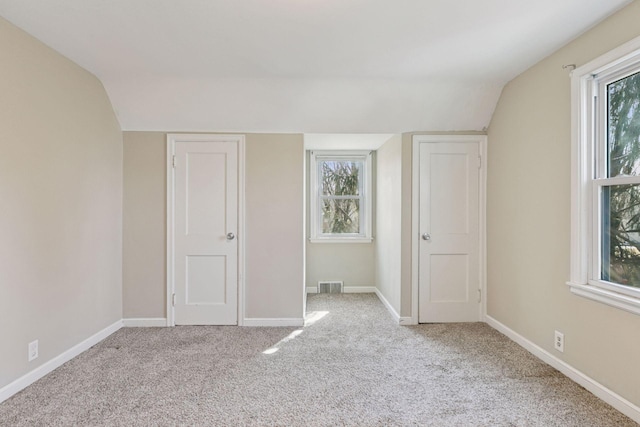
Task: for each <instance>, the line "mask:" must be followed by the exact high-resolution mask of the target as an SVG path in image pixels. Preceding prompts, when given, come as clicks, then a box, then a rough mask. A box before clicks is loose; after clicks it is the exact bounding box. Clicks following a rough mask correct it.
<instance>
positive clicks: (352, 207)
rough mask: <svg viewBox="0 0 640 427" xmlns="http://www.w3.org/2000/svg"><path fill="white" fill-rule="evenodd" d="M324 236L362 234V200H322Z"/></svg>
mask: <svg viewBox="0 0 640 427" xmlns="http://www.w3.org/2000/svg"><path fill="white" fill-rule="evenodd" d="M321 203H322V233H323V234H345V233H349V234H358V233H360V200H358V199H321Z"/></svg>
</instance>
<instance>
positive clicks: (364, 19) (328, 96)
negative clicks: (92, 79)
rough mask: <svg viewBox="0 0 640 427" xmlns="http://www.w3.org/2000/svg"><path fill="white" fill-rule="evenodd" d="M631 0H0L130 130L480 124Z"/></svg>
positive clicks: (5, 13)
mask: <svg viewBox="0 0 640 427" xmlns="http://www.w3.org/2000/svg"><path fill="white" fill-rule="evenodd" d="M630 2H631V1H630V0H535V1H531V0H457V1H455V0H182V1H176V0H0V16H2V17H4V18H5V19H7V20H9V21H11V22H12V23H14V24H15V25H17V26H19V27H21V28H22V29H24V30H26V31H27V32H28V33H30V34H32V35H33V36H35V37H36V38H38V39H40V40H41V41H43V42H44V43H46V44H47V45H49V46H51V47H52V48H54V49H55V50H57V51H58V52H60V53H62V54H63V55H65V56H67V57H68V58H70V59H71V60H73V61H74V62H76V63H77V64H79V65H81V66H82V67H84V68H86V69H87V70H89V71H90V72H92V73H93V74H95V75H96V76H97V77H98V78H99V79H100V80H101V81H102V82H103V84H104V86H105V88H106V90H107V93H108V95H109V97H110V98H111V102H112V104H113V106H114V109H115V111H116V114H117V116H118V119H119V120H120V124H121V126H122V128H123V129H124V130H173V131H177V130H190V131H197V130H200V131H240V132H262V131H269V132H317V133H322V132H343V133H350V132H378V133H382V132H387V133H396V132H406V131H414V130H427V131H428V130H440V131H445V130H481V129H483V128H484V127H486V126H488V124H489V121H490V119H491V115H492V113H493V110H494V108H495V105H496V102H497V100H498V98H499V96H500V92H501V90H502V87H503V86H504V85H505V84H506V83H507V82H508V81H509V80H511V79H513V78H514V77H515V76H517V75H518V74H519V73H521V72H522V71H524V70H525V69H527V68H528V67H530V66H531V65H533V64H535V63H536V62H537V61H539V60H541V59H542V58H544V57H545V56H547V55H549V54H550V53H552V52H553V51H555V50H556V49H558V48H559V47H561V46H563V45H564V44H566V43H567V42H569V41H570V40H572V39H573V38H575V37H576V36H578V35H579V34H581V33H582V32H584V31H585V30H587V29H588V28H590V27H591V26H593V25H595V24H596V23H598V22H599V21H601V20H602V19H604V18H606V17H607V16H608V15H610V14H612V13H613V12H615V11H616V10H618V9H620V8H621V7H623V6H624V5H626V4H628V3H630Z"/></svg>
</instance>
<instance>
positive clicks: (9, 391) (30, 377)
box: [0, 320, 122, 403]
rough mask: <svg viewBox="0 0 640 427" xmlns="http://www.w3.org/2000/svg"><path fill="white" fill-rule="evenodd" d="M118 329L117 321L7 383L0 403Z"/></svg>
mask: <svg viewBox="0 0 640 427" xmlns="http://www.w3.org/2000/svg"><path fill="white" fill-rule="evenodd" d="M120 328H122V320H118V321H117V322H115V323H114V324H112V325H110V326H107V327H106V328H104V329H103V330H101V331H100V332H97V333H95V334H93V335H92V336H90V337H89V338H87V339H86V340H84V341H82V342H80V343H79V344H76V345H74V346H73V347H71V348H70V349H69V350H67V351H65V352H63V353H62V354H59V355H58V356H56V357H54V358H53V359H51V360H49V361H48V362H45V363H43V364H42V365H40V366H38V367H37V368H35V369H34V370H32V371H30V372H28V373H27V374H25V375H23V376H22V377H20V378H18V379H17V380H15V381H13V382H12V383H9V384H7V385H6V386H4V387H2V388H0V403H2V402H4V401H5V400H7V399H8V398H10V397H11V396H13V395H14V394H16V393H17V392H19V391H20V390H22V389H24V388H25V387H27V386H29V385H31V384H33V383H34V382H36V381H38V380H39V379H40V378H42V377H44V376H45V375H47V374H48V373H49V372H51V371H53V370H54V369H56V368H58V367H60V366H62V365H63V364H65V363H67V362H68V361H69V360H71V359H73V358H74V357H76V356H78V355H79V354H80V353H82V352H84V351H86V350H88V349H89V348H90V347H92V346H94V345H96V344H98V343H99V342H100V341H102V340H103V339H105V338H107V337H108V336H109V335H111V334H112V333H114V332H116V331H117V330H118V329H120Z"/></svg>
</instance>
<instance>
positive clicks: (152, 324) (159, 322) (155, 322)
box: [122, 317, 167, 328]
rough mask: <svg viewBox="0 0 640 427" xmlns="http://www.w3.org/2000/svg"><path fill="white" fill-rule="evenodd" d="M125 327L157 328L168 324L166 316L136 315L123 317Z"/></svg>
mask: <svg viewBox="0 0 640 427" xmlns="http://www.w3.org/2000/svg"><path fill="white" fill-rule="evenodd" d="M122 323H123V326H124V327H125V328H157V327H163V326H167V319H166V318H165V317H153V318H150V317H135V318H128V319H122Z"/></svg>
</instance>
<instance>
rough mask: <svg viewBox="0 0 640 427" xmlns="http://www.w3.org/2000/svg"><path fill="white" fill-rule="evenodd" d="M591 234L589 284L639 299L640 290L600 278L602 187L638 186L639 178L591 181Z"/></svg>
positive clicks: (639, 183)
mask: <svg viewBox="0 0 640 427" xmlns="http://www.w3.org/2000/svg"><path fill="white" fill-rule="evenodd" d="M592 184H593V190H592V196H591V197H592V206H593V209H592V213H591V217H592V220H591V221H590V222H591V224H592V233H591V270H590V274H589V284H591V285H593V286H598V287H601V288H604V289H607V290H609V291H614V292H619V293H622V294H625V295H628V296H632V297H637V298H640V288H636V287H633V286H628V285H623V284H620V283H615V282H610V281H607V280H603V279H602V278H601V272H602V258H603V249H602V247H603V245H602V236H603V231H604V230H603V223H604V221H603V213H602V212H603V210H602V193H603V188H604V187H611V186H614V185H626V184H637V185H640V176H633V177H615V178H601V179H594V180H593V181H592Z"/></svg>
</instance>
